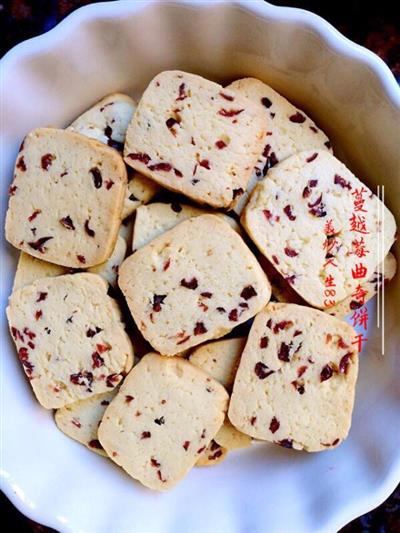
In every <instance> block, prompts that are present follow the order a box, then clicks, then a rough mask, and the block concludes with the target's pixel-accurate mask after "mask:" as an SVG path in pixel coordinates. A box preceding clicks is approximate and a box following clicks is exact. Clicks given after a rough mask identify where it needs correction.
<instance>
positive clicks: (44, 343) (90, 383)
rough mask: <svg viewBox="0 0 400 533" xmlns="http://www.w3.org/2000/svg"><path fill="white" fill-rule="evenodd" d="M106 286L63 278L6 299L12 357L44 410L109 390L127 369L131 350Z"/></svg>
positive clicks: (80, 277) (84, 277) (86, 278)
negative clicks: (7, 301) (22, 370)
mask: <svg viewBox="0 0 400 533" xmlns="http://www.w3.org/2000/svg"><path fill="white" fill-rule="evenodd" d="M107 287H108V285H107V283H106V282H105V281H104V280H103V279H102V278H101V277H100V276H97V275H95V274H87V273H78V274H73V275H68V274H67V275H64V276H58V277H56V278H42V279H38V280H36V281H35V282H33V283H32V284H31V285H28V286H25V287H23V288H22V289H20V290H18V291H16V292H13V293H12V295H11V296H10V300H9V306H8V308H7V318H8V322H9V326H10V331H11V335H12V337H13V339H14V342H15V345H16V349H17V353H18V357H19V359H20V361H21V363H22V366H23V368H24V371H25V374H26V375H27V376H28V379H29V380H30V383H31V385H32V388H33V391H34V393H35V395H36V397H37V399H38V401H39V402H40V403H41V405H42V406H43V407H45V408H46V409H52V408H55V409H56V408H58V407H63V406H64V405H67V404H70V403H73V402H76V401H77V400H82V399H84V398H88V397H89V396H92V395H94V394H99V393H103V392H106V391H109V390H111V389H113V388H114V387H115V386H116V385H118V383H120V381H121V379H122V377H123V375H125V373H126V372H128V371H129V370H130V368H131V367H132V363H133V350H132V345H131V342H130V340H129V338H128V336H127V334H126V333H125V330H124V325H123V323H122V322H121V314H120V311H119V308H118V306H117V304H116V302H115V300H113V299H112V298H110V297H109V296H108V295H107Z"/></svg>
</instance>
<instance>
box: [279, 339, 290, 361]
mask: <svg viewBox="0 0 400 533" xmlns="http://www.w3.org/2000/svg"><path fill="white" fill-rule="evenodd" d="M292 346H293V345H292V343H289V344H286V342H281V345H280V346H279V350H278V359H280V360H281V361H284V362H285V363H288V362H289V361H290V350H291V348H292Z"/></svg>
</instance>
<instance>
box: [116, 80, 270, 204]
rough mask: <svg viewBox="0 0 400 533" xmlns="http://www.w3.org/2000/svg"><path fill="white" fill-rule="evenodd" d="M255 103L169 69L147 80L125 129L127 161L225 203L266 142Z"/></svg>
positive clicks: (172, 185)
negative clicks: (126, 129) (146, 84)
mask: <svg viewBox="0 0 400 533" xmlns="http://www.w3.org/2000/svg"><path fill="white" fill-rule="evenodd" d="M264 135H265V124H264V120H263V118H262V117H260V114H259V112H258V110H257V108H256V107H255V106H254V104H253V103H252V102H250V101H249V100H247V99H246V98H243V97H242V96H240V95H238V94H236V93H234V92H232V91H229V90H227V89H224V88H223V87H222V86H221V85H218V84H217V83H214V82H212V81H209V80H206V79H204V78H201V77H200V76H196V75H194V74H188V73H186V72H180V71H166V72H162V73H160V74H158V75H157V76H156V77H155V78H154V79H153V80H152V81H151V82H150V84H149V86H148V87H147V89H146V91H145V92H144V93H143V96H142V98H141V100H140V102H139V105H138V108H137V110H136V113H135V115H134V117H133V119H132V121H131V123H130V125H129V127H128V131H127V133H126V142H125V149H124V156H125V161H126V163H127V164H128V165H130V166H132V167H133V168H135V169H136V170H138V171H139V172H141V173H142V174H144V175H145V176H148V177H149V178H151V179H153V180H154V181H156V182H157V183H159V184H160V185H163V186H164V187H167V188H168V189H171V190H173V191H176V192H181V193H183V194H185V195H186V196H188V197H190V198H192V199H193V200H195V201H197V202H199V203H205V204H209V205H211V206H213V207H229V206H230V205H231V204H232V202H233V201H234V200H235V199H236V197H238V196H240V195H241V194H242V193H243V192H244V190H245V188H246V185H247V182H248V180H249V178H250V174H251V172H252V170H253V168H254V166H255V164H256V162H257V159H258V157H259V156H260V154H261V152H262V150H263V146H264Z"/></svg>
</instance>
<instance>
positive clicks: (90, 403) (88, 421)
mask: <svg viewBox="0 0 400 533" xmlns="http://www.w3.org/2000/svg"><path fill="white" fill-rule="evenodd" d="M117 390H118V387H116V388H115V389H112V390H111V391H110V392H104V393H102V394H96V395H95V396H91V397H90V398H86V400H80V401H78V402H75V403H71V404H69V405H65V406H64V407H61V408H60V409H57V411H56V412H55V414H54V419H55V422H56V424H57V427H58V429H59V430H61V431H62V432H63V433H65V434H66V435H68V437H71V439H74V440H76V441H78V442H80V443H81V444H83V445H84V446H86V447H87V448H89V450H91V451H93V452H95V453H98V454H99V455H103V456H105V457H107V454H106V452H105V451H104V449H103V446H102V445H101V444H100V441H99V439H98V438H97V430H98V427H99V424H100V422H101V419H102V418H103V415H104V411H105V410H106V409H107V407H108V405H110V403H111V400H113V399H114V397H115V395H116V394H117Z"/></svg>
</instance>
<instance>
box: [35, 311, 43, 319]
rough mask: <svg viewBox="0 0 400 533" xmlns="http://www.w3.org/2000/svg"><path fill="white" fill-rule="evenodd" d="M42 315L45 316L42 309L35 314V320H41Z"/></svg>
mask: <svg viewBox="0 0 400 533" xmlns="http://www.w3.org/2000/svg"><path fill="white" fill-rule="evenodd" d="M42 315H43V311H42V310H41V309H38V310H37V311H36V312H35V320H39V318H41V316H42Z"/></svg>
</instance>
